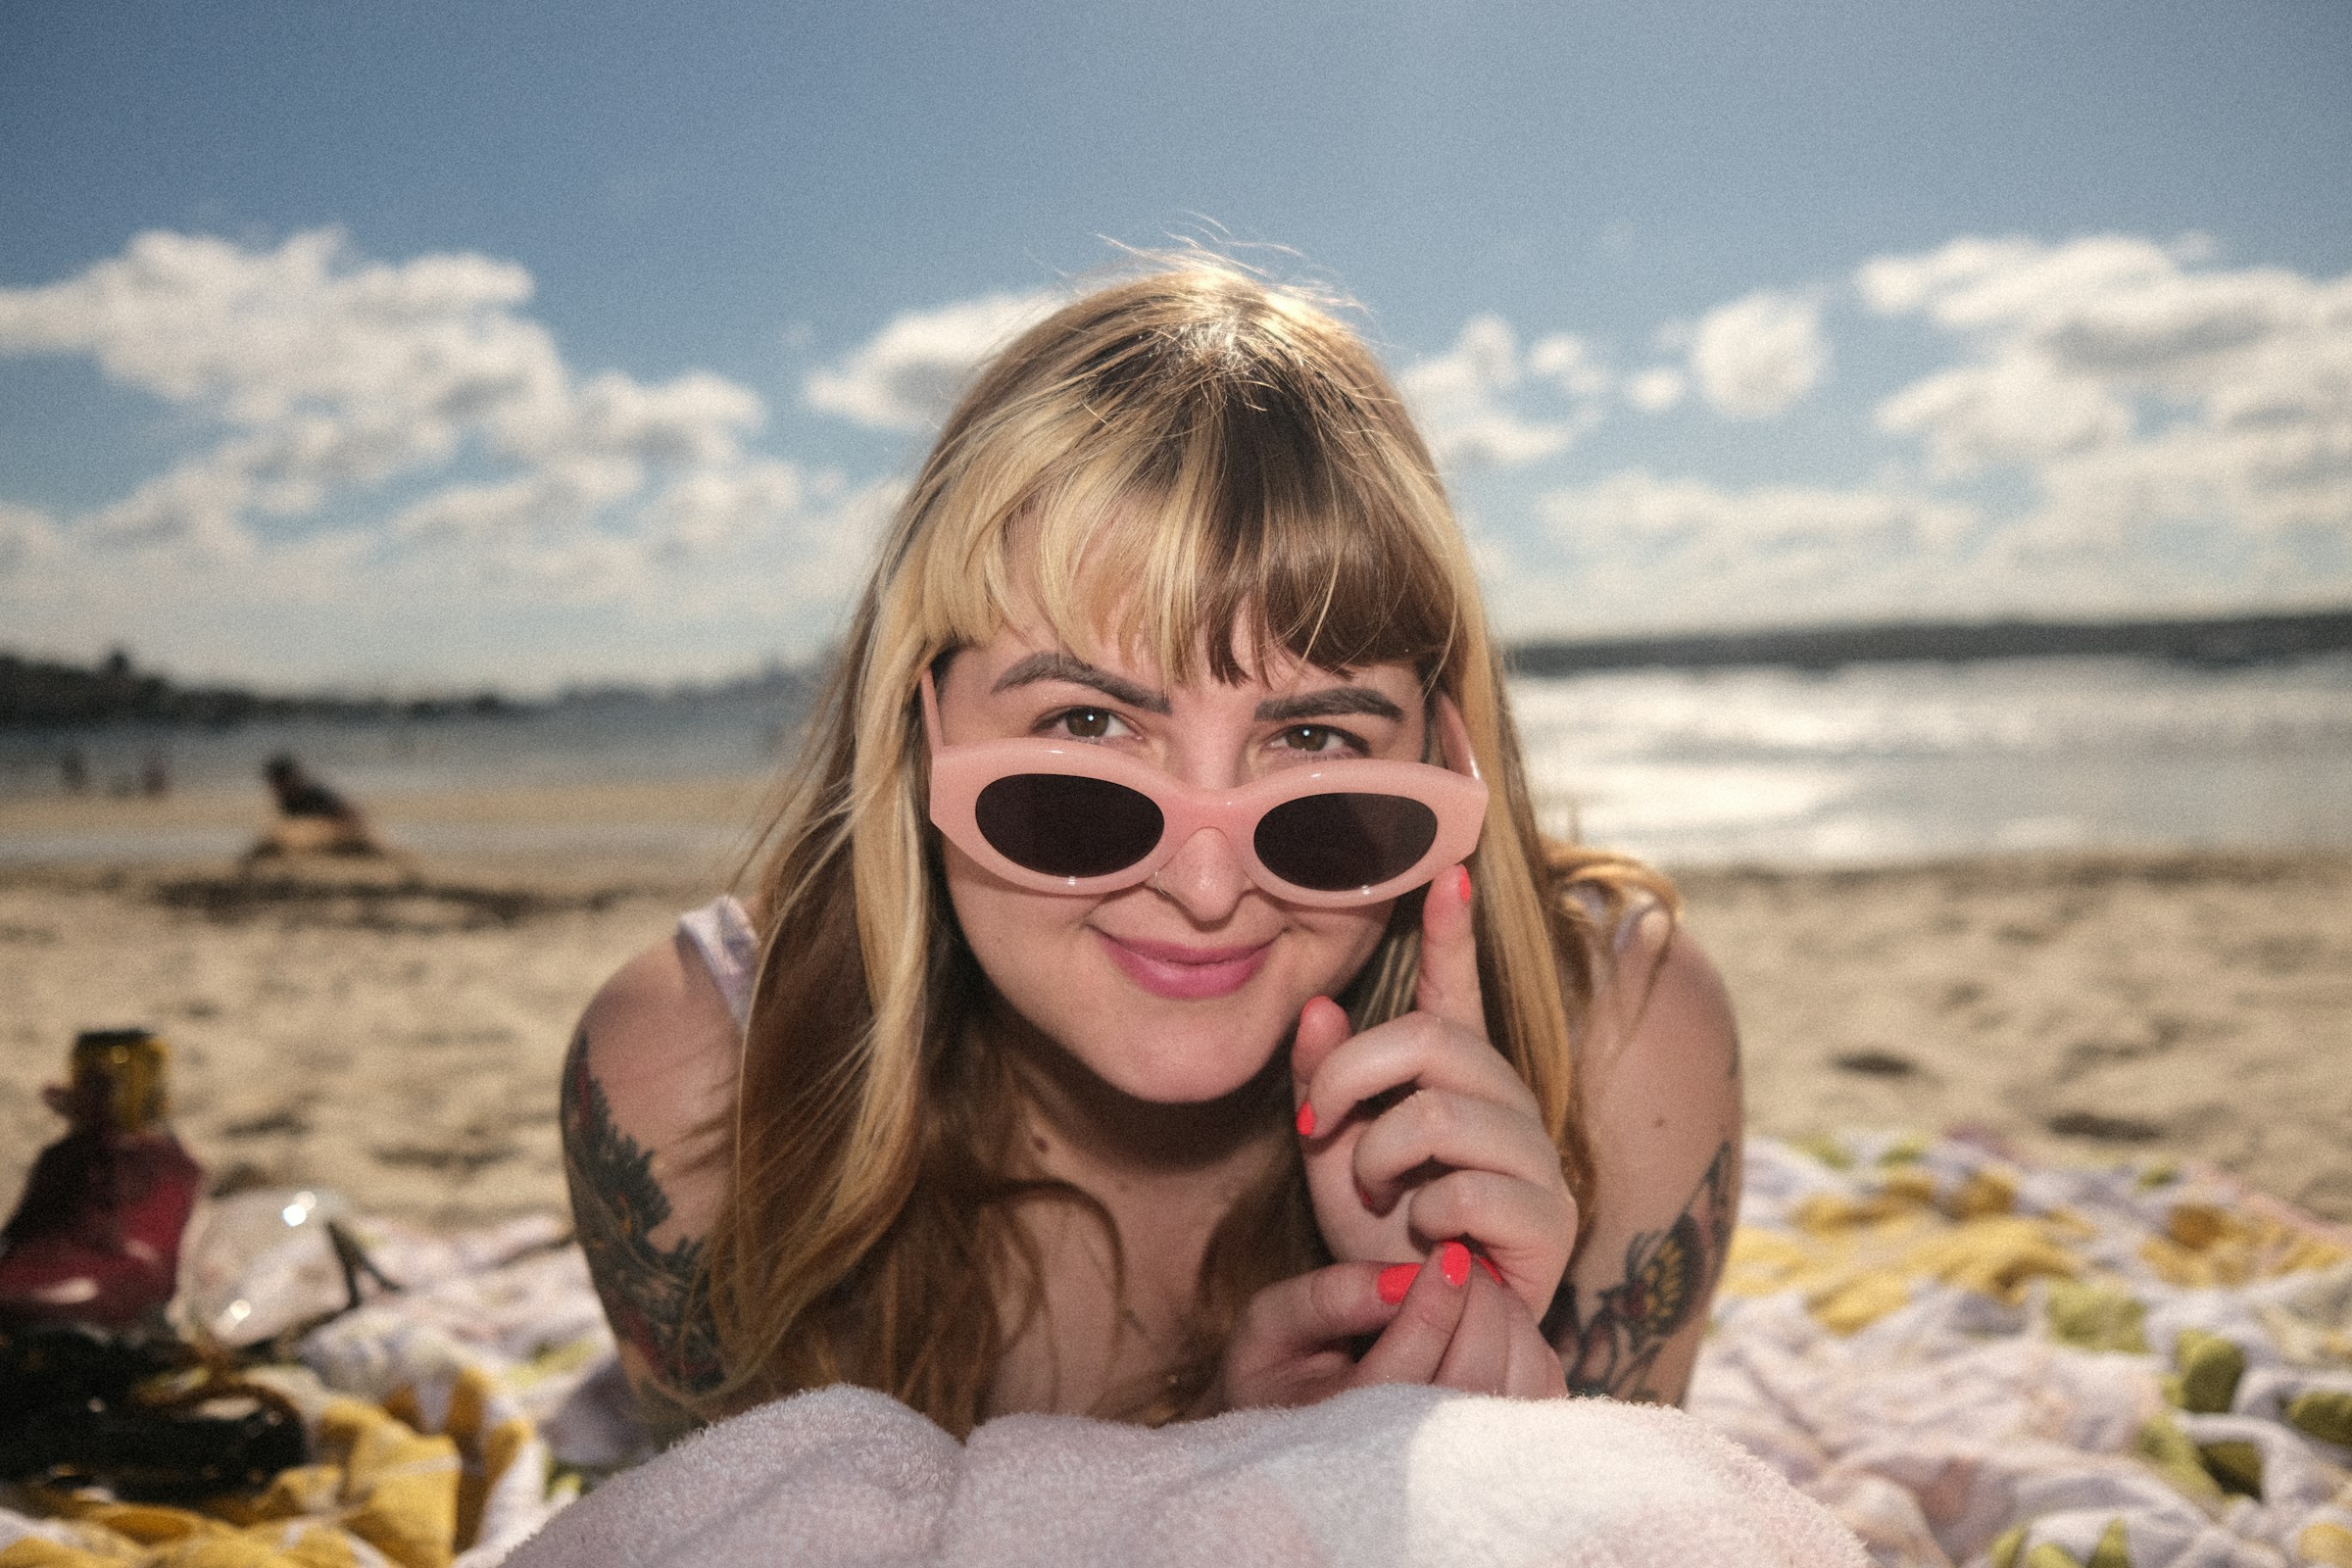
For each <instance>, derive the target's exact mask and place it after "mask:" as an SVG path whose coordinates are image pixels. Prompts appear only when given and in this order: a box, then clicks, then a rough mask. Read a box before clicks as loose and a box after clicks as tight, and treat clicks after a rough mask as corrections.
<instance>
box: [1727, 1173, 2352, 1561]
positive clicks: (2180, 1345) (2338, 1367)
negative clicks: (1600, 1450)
mask: <svg viewBox="0 0 2352 1568" xmlns="http://www.w3.org/2000/svg"><path fill="white" fill-rule="evenodd" d="M1746 1176H1747V1188H1746V1192H1745V1196H1744V1198H1743V1200H1742V1203H1741V1208H1740V1219H1741V1225H1740V1232H1739V1234H1738V1237H1737V1239H1736V1241H1735V1243H1734V1245H1733V1250H1732V1257H1731V1263H1730V1266H1729V1269H1728V1272H1727V1274H1726V1277H1725V1280H1724V1285H1723V1291H1722V1295H1721V1298H1720V1299H1719V1301H1718V1303H1717V1307H1716V1314H1715V1327H1714V1332H1713V1334H1712V1335H1711V1337H1710V1339H1709V1341H1708V1344H1707V1347H1706V1350H1705V1353H1704V1355H1703V1357H1702V1359H1701V1362H1700V1367H1699V1375H1698V1378H1697V1381H1696V1384H1695V1386H1694V1388H1693V1390H1692V1395H1691V1411H1692V1413H1693V1414H1696V1415H1698V1416H1700V1417H1701V1418H1702V1419H1704V1420H1706V1421H1708V1422H1709V1423H1710V1424H1712V1425H1714V1426H1715V1427H1716V1428H1717V1429H1718V1430H1720V1431H1723V1432H1725V1433H1726V1434H1728V1435H1729V1436H1731V1437H1733V1438H1735V1439H1737V1440H1738V1441H1739V1442H1740V1443H1741V1444H1742V1445H1744V1446H1746V1447H1748V1448H1749V1449H1750V1450H1751V1451H1753V1452H1755V1453H1757V1454H1758V1455H1760V1456H1761V1457H1763V1458H1764V1459H1765V1460H1766V1461H1767V1462H1769V1463H1771V1464H1772V1465H1774V1466H1775V1467H1776V1468H1778V1469H1779V1470H1780V1471H1781V1472H1782V1474H1783V1475H1784V1476H1786V1477H1787V1478H1788V1479H1789V1480H1790V1481H1791V1482H1792V1483H1794V1484H1795V1485H1796V1486H1797V1488H1798V1489H1799V1490H1800V1491H1803V1492H1805V1493H1807V1494H1808V1495H1811V1496H1813V1497H1814V1498H1815V1499H1817V1500H1819V1501H1821V1502H1824V1503H1826V1504H1828V1505H1829V1506H1830V1507H1831V1509H1832V1510H1833V1511H1835V1512H1836V1513H1838V1515H1839V1517H1841V1518H1842V1519H1844V1521H1845V1522H1846V1523H1847V1524H1848V1525H1849V1526H1850V1527H1852V1528H1853V1530H1854V1531H1855V1533H1856V1534H1858V1535H1859V1536H1861V1537H1862V1539H1863V1542H1864V1544H1865V1545H1866V1546H1867V1547H1868V1548H1869V1549H1870V1551H1871V1553H1872V1555H1873V1557H1874V1558H1875V1559H1876V1560H1877V1561H1879V1562H1881V1563H1884V1564H1889V1565H1892V1564H1903V1565H1919V1568H1954V1565H1974V1564H1989V1565H1991V1568H2067V1565H2069V1564H2075V1565H2082V1564H2092V1565H2096V1568H2225V1565H2229V1568H2254V1565H2264V1568H2271V1565H2284V1564H2301V1563H2318V1564H2332V1565H2338V1568H2345V1565H2352V1468H2348V1466H2352V1245H2347V1241H2348V1238H2346V1237H2345V1236H2344V1235H2343V1234H2342V1233H2341V1232H2340V1231H2336V1230H2334V1229H2332V1228H2330V1227H2327V1226H2325V1225H2323V1224H2321V1223H2319V1222H2317V1221H2314V1220H2312V1219H2310V1218H2308V1217H2307V1216H2303V1215H2300V1214H2297V1213H2295V1212H2293V1211H2292V1210H2290V1209H2288V1208H2286V1207H2285V1206H2284V1205H2283V1204H2279V1203H2278V1202H2276V1201H2272V1200H2269V1199H2267V1198H2264V1197H2263V1196H2261V1195H2259V1194H2255V1193H2252V1192H2250V1191H2248V1190H2246V1189H2244V1188H2243V1187H2241V1186H2239V1185H2237V1184H2235V1183H2233V1182H2231V1181H2229V1180H2228V1179H2226V1178H2224V1177H2222V1176H2220V1175H2218V1174H2215V1173H2212V1172H2198V1171H2186V1170H2181V1169H2178V1168H2174V1167H2171V1166H2167V1165H2162V1164H2151V1165H2145V1166H2134V1167H2121V1168H2112V1169H2099V1170H2082V1169H2052V1168H2047V1167H2034V1166H2030V1165H2026V1164H2022V1163H2019V1162H2017V1161H2014V1160H2011V1159H2008V1158H2005V1157H2003V1156H2002V1155H2001V1154H1999V1153H1998V1152H1994V1151H1992V1150H1989V1149H1987V1148H1985V1147H1983V1146H1981V1145H1978V1144H1975V1143H1971V1142H1969V1141H1966V1140H1961V1139H1943V1140H1939V1141H1935V1142H1928V1141H1923V1140H1919V1139H1912V1138H1895V1137H1890V1136H1885V1135H1878V1136H1866V1135H1849V1136H1846V1137H1841V1138H1838V1139H1833V1140H1824V1141H1820V1142H1818V1143H1816V1144H1813V1145H1811V1146H1808V1147H1806V1148H1802V1149H1799V1148H1791V1147H1789V1146H1787V1145H1783V1144H1776V1143H1772V1142H1768V1141H1763V1140H1758V1141H1756V1142H1755V1143H1753V1144H1751V1145H1750V1147H1749V1150H1748V1157H1747V1164H1746Z"/></svg>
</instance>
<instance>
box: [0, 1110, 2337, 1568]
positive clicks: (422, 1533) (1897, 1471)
mask: <svg viewBox="0 0 2352 1568" xmlns="http://www.w3.org/2000/svg"><path fill="white" fill-rule="evenodd" d="M253 1201H254V1203H255V1204H257V1205H260V1204H267V1203H270V1202H276V1201H279V1200H278V1199H277V1198H256V1199H255V1200H253ZM232 1202H233V1201H232ZM1740 1219H1741V1224H1740V1231H1739V1235H1738V1238H1737V1240H1736V1242H1735V1244H1734V1248H1733V1251H1732V1258H1731V1263H1730V1267H1729V1271H1728V1273H1727V1275H1726V1277H1725V1280H1724V1286H1723V1291H1722V1293H1721V1296H1720V1298H1719V1299H1718V1301H1717V1304H1716V1311H1715V1325H1714V1331H1713V1333H1712V1335H1711V1336H1710V1338H1709V1340H1708V1343H1707V1346H1706V1349H1705V1352H1704V1354H1703V1355H1702V1358H1701V1360H1700V1365H1699V1374H1698V1377H1697V1380H1696V1382H1695V1384H1694V1386H1693V1389H1692V1393H1691V1412H1692V1413H1693V1414H1694V1415H1697V1416H1699V1417H1700V1418H1701V1419H1703V1420H1704V1421H1706V1422H1707V1423H1709V1424H1710V1425H1712V1426H1713V1427H1715V1428H1716V1429H1717V1430H1718V1431H1721V1432H1723V1433H1724V1434H1726V1435H1727V1436H1729V1437H1731V1438H1733V1439H1734V1440H1736V1441H1737V1442H1739V1443H1740V1444H1741V1445H1743V1446H1746V1447H1747V1448H1748V1449H1749V1450H1751V1451H1752V1452H1754V1453H1756V1454H1757V1455H1759V1456H1761V1457H1762V1458H1763V1459H1764V1460H1765V1461H1766V1462H1767V1463H1769V1464H1770V1465H1772V1466H1773V1467H1774V1468H1776V1469H1777V1470H1779V1471H1780V1472H1781V1473H1782V1474H1783V1475H1784V1476H1785V1477H1787V1478H1788V1479H1789V1481H1790V1482H1791V1483H1793V1484H1794V1485H1795V1486H1796V1487H1797V1488H1798V1490H1800V1491H1802V1492H1804V1493H1806V1494H1807V1495H1810V1496H1812V1497H1814V1498H1815V1499H1817V1500H1818V1501H1820V1502H1822V1503H1824V1504H1826V1505H1827V1506H1828V1507H1829V1508H1831V1509H1832V1510H1833V1511H1834V1512H1835V1513H1836V1514H1837V1515H1838V1517H1839V1518H1840V1519H1842V1520H1843V1521H1844V1522H1845V1523H1846V1524H1847V1525H1848V1526H1849V1527H1851V1528H1852V1529H1853V1530H1854V1531H1855V1533H1856V1534H1857V1535H1858V1536H1860V1537H1861V1538H1862V1541H1863V1543H1864V1544H1865V1546H1866V1547H1867V1548H1868V1549H1869V1551H1870V1553H1871V1555H1872V1556H1873V1558H1874V1559H1875V1560H1876V1561H1877V1562H1879V1563H1882V1564H1887V1565H1906V1568H1977V1565H1989V1568H2068V1565H2086V1564H2087V1565H2095V1568H2278V1565H2289V1564H2326V1565H2333V1568H2352V1237H2347V1236H2346V1235H2344V1234H2343V1233H2342V1232H2340V1231H2337V1230H2334V1229H2331V1228H2329V1227H2327V1226H2325V1225H2322V1224H2320V1223H2318V1222H2316V1221H2313V1220H2311V1219H2309V1218H2308V1217H2306V1216H2303V1215H2300V1214H2297V1213H2294V1212H2293V1211H2291V1210H2289V1209H2287V1208H2286V1207H2284V1205H2281V1204H2278V1203H2277V1202H2276V1201H2272V1200H2269V1199H2266V1198H2264V1197H2263V1196H2262V1195H2259V1194H2256V1193H2252V1192H2249V1191H2247V1190H2246V1189H2244V1188H2242V1187H2240V1186H2238V1185H2236V1184H2234V1183H2232V1182H2230V1181H2229V1180H2227V1179H2226V1178H2223V1177H2221V1176H2219V1175H2216V1174H2214V1173H2211V1172H2202V1171H2193V1170H2182V1169H2176V1168H2171V1167H2167V1166H2163V1165H2142V1166H2128V1167H2118V1168H2111V1169H2095V1170H2088V1169H2057V1168H2051V1167H2044V1166H2034V1165H2030V1164H2026V1163H2021V1162H2019V1161H2015V1160H2012V1159H2009V1158H2006V1157H2004V1156H2003V1155H2002V1154H2000V1153H1999V1152H1995V1151H1993V1150H1990V1149H1987V1148H1985V1147H1983V1146H1981V1145H1978V1144H1975V1143H1972V1142H1969V1141H1967V1140H1964V1139H1951V1138H1947V1139H1941V1140H1934V1141H1929V1140H1921V1139H1916V1138H1901V1137H1895V1136H1891V1135H1883V1134H1879V1135H1865V1134H1854V1135H1846V1136H1841V1137H1839V1138H1837V1139H1833V1140H1824V1141H1820V1142H1818V1143H1815V1144H1811V1145H1808V1146H1806V1147H1803V1148H1797V1147H1792V1146H1790V1145H1787V1144H1782V1143H1777V1142H1773V1141H1771V1140H1764V1139H1758V1140H1755V1141H1753V1142H1752V1143H1751V1144H1750V1145H1749V1147H1748V1150H1747V1160H1746V1190H1745V1196H1744V1198H1743V1200H1742V1203H1741V1209H1740ZM355 1226H356V1228H357V1229H358V1230H359V1231H360V1233H361V1234H362V1236H363V1238H364V1239H365V1240H366V1242H367V1243H368V1249H369V1250H370V1253H371V1255H373V1256H374V1257H375V1258H376V1260H377V1261H378V1262H379V1263H380V1264H382V1265H383V1267H384V1271H385V1272H386V1273H387V1274H388V1275H390V1276H391V1277H392V1278H394V1279H397V1280H400V1281H401V1282H402V1283H403V1284H404V1285H405V1286H406V1287H407V1288H406V1289H404V1290H403V1291H401V1292H399V1293H398V1294H395V1295H388V1296H383V1297H380V1298H378V1299H375V1300H373V1301H371V1302H370V1303H368V1305H367V1306H365V1307H363V1308H362V1309H360V1310H359V1311H356V1312H352V1313H349V1314H347V1315H345V1316H342V1317H340V1318H338V1319H336V1320H335V1321H333V1322H331V1323H329V1324H327V1325H326V1326H325V1327H323V1328H321V1329H319V1330H317V1331H315V1332H313V1333H312V1334H310V1335H309V1336H307V1337H306V1338H304V1339H303V1340H302V1341H301V1343H300V1347H299V1355H300V1364H299V1365H296V1366H290V1367H287V1368H283V1369H279V1370H277V1371H275V1372H266V1373H264V1374H263V1375H264V1376H266V1377H271V1378H274V1379H275V1380H276V1384H275V1386H277V1387H278V1388H280V1389H281V1390H282V1391H283V1392H285V1393H286V1394H287V1396H288V1397H290V1398H292V1399H294V1401H295V1402H296V1403H297V1405H298V1406H300V1407H301V1408H302V1410H303V1412H304V1414H305V1416H306V1418H307V1420H308V1422H309V1425H310V1437H311V1446H312V1462H311V1463H309V1464H306V1465H304V1466H302V1467H301V1468H299V1469H296V1470H292V1471H288V1472H286V1473H285V1474H283V1475H281V1476H280V1477H279V1478H278V1479H277V1481H276V1483H275V1484H274V1485H273V1486H271V1487H270V1489H269V1491H267V1492H266V1493H265V1494H263V1495H261V1496H259V1497H253V1498H243V1499H231V1500H226V1501H223V1502H221V1503H220V1504H217V1505H215V1506H212V1507H210V1508H206V1509H202V1510H182V1509H171V1508H161V1507H150V1506H136V1505H128V1504H123V1503H117V1502H111V1501H108V1500H105V1499H103V1498H100V1497H96V1496H72V1495H56V1494H32V1493H26V1492H23V1491H19V1492H17V1493H15V1494H13V1495H0V1568H35V1565H38V1568H51V1565H61V1568H63V1565H71V1568H85V1565H98V1564H109V1565H112V1564H129V1563H139V1564H156V1565H162V1564H172V1565H182V1568H198V1565H202V1568H216V1565H218V1568H245V1565H248V1564H270V1563H287V1564H302V1565H326V1564H336V1565H342V1564H366V1565H375V1564H388V1565H398V1568H485V1565H487V1564H490V1563H495V1562H497V1561H499V1560H500V1559H501V1558H503V1557H504V1556H505V1555H506V1553H507V1552H508V1551H509V1550H511V1549H512V1548H513V1547H514V1546H515V1544H517V1543H519V1542H520V1541H522V1540H523V1539H525V1538H526V1537H528V1536H529V1535H530V1534H532V1533H533V1532H534V1531H535V1530H537V1529H538V1528H539V1526H540V1525H541V1524H543V1523H544V1522H545V1521H546V1519H547V1518H548V1517H549V1516H550V1515H551V1514H552V1513H553V1512H554V1511H555V1509H557V1508H558V1507H560V1506H562V1505H563V1504H564V1502H565V1501H566V1500H568V1499H569V1497H570V1496H571V1495H574V1493H575V1491H576V1478H577V1476H578V1474H579V1473H582V1472H586V1473H589V1474H595V1473H599V1472H603V1471H607V1470H611V1469H613V1468H615V1467H617V1466H620V1465H624V1464H626V1463H628V1462H629V1461H630V1460H631V1459H632V1458H634V1457H637V1456H639V1455H641V1454H642V1453H643V1452H644V1451H645V1450H644V1446H643V1438H642V1434H640V1433H638V1432H637V1431H636V1430H635V1429H634V1426H633V1424H632V1422H631V1419H630V1417H629V1414H628V1409H627V1403H626V1396H625V1392H624V1391H623V1390H622V1388H621V1387H620V1384H619V1381H618V1378H617V1373H616V1369H615V1367H614V1364H613V1352H612V1339H611V1336H610V1334H609V1333H608V1332H607V1331H606V1328H605V1325H604V1321H603V1317H602V1315H601V1313H600V1312H599V1310H598V1308H597V1304H596V1299H595V1296H594V1294H593V1292H592V1291H591V1290H590V1287H589V1284H588V1279H587V1273H586V1269H585V1266H584V1265H583V1264H582V1262H581V1260H580V1256H579V1252H578V1250H577V1249H576V1248H570V1247H560V1246H555V1245H552V1244H553V1243H554V1242H555V1241H556V1239H557V1237H558V1234H559V1232H558V1228H557V1224H556V1222H555V1221H554V1220H552V1219H548V1220H531V1221H519V1222H516V1223H515V1224H513V1225H509V1226H505V1227H498V1228H494V1229H492V1230H486V1231H482V1232H475V1233H468V1234H466V1235H464V1236H459V1237H434V1236H430V1235H426V1234H424V1233H420V1232H417V1231H416V1230H414V1229H411V1228H406V1227H402V1226H400V1225H397V1224H392V1223H388V1222H367V1221H359V1222H355ZM289 1256H292V1254H288V1255H287V1256H273V1257H264V1258H257V1259H253V1260H251V1262H250V1264H249V1266H248V1268H247V1275H246V1277H244V1278H242V1279H237V1280H230V1281H226V1282H215V1284H216V1285H217V1286H218V1287H219V1289H217V1290H216V1291H215V1295H216V1296H217V1297H218V1298H220V1299H233V1300H234V1302H235V1303H236V1304H241V1305H245V1306H246V1307H247V1309H248V1310H251V1311H254V1312H257V1313H259V1314H261V1315H262V1316H264V1317H267V1316H270V1314H273V1313H274V1314H275V1315H276V1316H277V1317H279V1318H281V1319H283V1320H286V1321H292V1320H294V1319H296V1318H299V1317H301V1316H303V1315H304V1314H305V1313H306V1312H308V1311H310V1310H314V1309H316V1308H317V1307H318V1306H319V1304H320V1303H321V1302H329V1303H331V1300H332V1298H333V1296H334V1294H335V1288H336V1286H335V1279H336V1276H335V1270H334V1266H333V1263H332V1260H331V1257H324V1256H321V1257H319V1258H309V1259H306V1258H302V1257H294V1258H293V1260H292V1261H291V1262H289V1261H288V1258H289ZM240 1292H242V1293H243V1294H242V1295H240V1294H239V1293H240Z"/></svg>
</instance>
